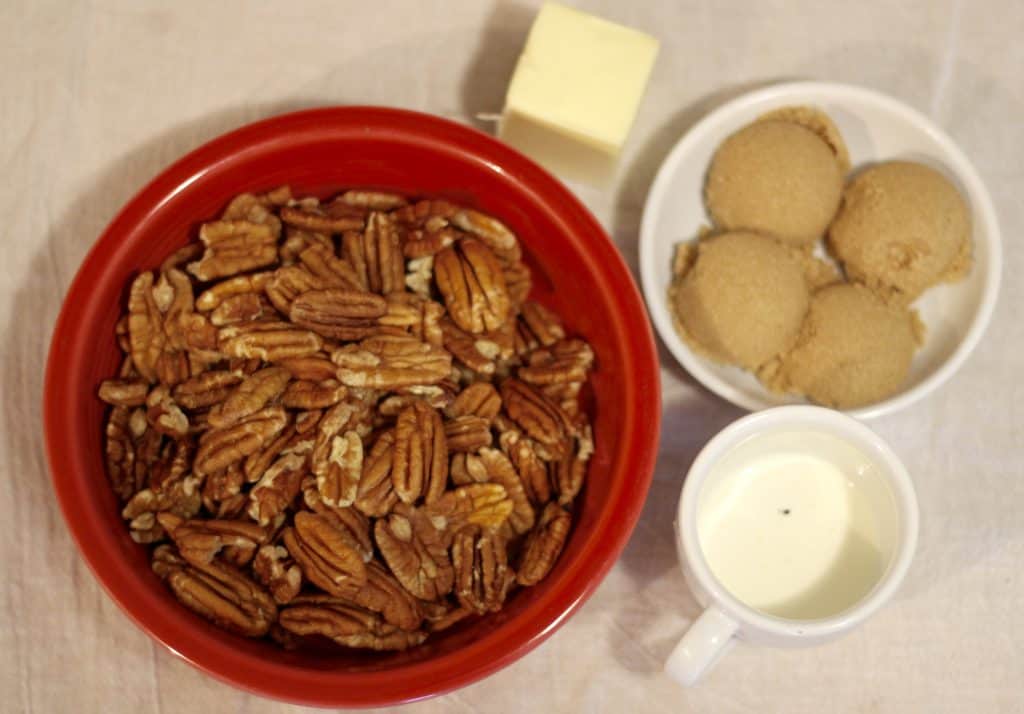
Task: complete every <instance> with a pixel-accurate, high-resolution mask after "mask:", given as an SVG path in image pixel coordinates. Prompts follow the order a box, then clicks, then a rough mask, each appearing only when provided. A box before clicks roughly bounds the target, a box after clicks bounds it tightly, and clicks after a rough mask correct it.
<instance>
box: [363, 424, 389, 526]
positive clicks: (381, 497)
mask: <svg viewBox="0 0 1024 714" xmlns="http://www.w3.org/2000/svg"><path fill="white" fill-rule="evenodd" d="M394 447H395V433H394V431H393V430H389V431H386V432H384V433H383V434H381V435H380V436H379V437H378V438H377V441H376V442H374V444H373V448H372V449H370V453H369V455H368V456H367V457H366V458H364V459H363V473H362V475H361V477H360V479H359V489H358V491H357V493H356V501H355V506H356V508H358V509H359V510H360V511H362V512H363V513H365V514H366V515H368V516H374V517H379V516H383V515H386V514H387V513H388V512H389V511H390V510H391V509H392V508H393V507H394V505H395V504H396V503H398V494H396V493H395V489H394V483H393V482H392V480H391V464H392V461H393V459H394Z"/></svg>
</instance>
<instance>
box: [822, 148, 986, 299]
mask: <svg viewBox="0 0 1024 714" xmlns="http://www.w3.org/2000/svg"><path fill="white" fill-rule="evenodd" d="M829 246H830V248H831V249H832V252H833V253H834V254H835V255H836V257H837V258H838V259H839V260H840V261H841V262H842V264H843V267H844V268H845V270H846V274H847V276H848V277H849V278H850V279H852V280H857V281H860V282H863V283H865V284H866V285H868V286H869V287H871V288H873V289H875V290H876V291H878V292H879V293H880V294H882V295H883V296H885V297H889V298H892V299H895V300H896V301H898V302H902V303H909V302H911V301H913V300H914V299H916V298H917V297H918V296H919V295H921V293H923V292H924V291H925V290H927V289H928V288H930V287H932V286H933V285H936V284H937V283H941V282H948V281H952V280H956V279H958V278H960V277H963V276H964V275H965V274H966V272H967V270H968V269H969V268H970V251H971V218H970V212H969V211H968V208H967V204H966V203H965V202H964V200H963V197H961V195H960V192H959V191H957V189H956V187H955V186H953V184H952V183H950V182H949V180H948V179H946V178H945V177H944V176H943V175H942V174H940V173H939V172H938V171H935V170H934V169H931V168H929V167H927V166H923V165H921V164H916V163H911V162H908V161H890V162H887V163H884V164H879V165H878V166H874V167H871V168H869V169H867V170H865V171H863V172H862V173H860V174H859V175H857V176H856V177H855V178H854V179H853V180H852V181H851V182H850V184H849V186H848V187H847V189H846V191H845V192H844V193H843V202H842V207H841V208H840V210H839V214H838V215H837V216H836V219H835V221H834V222H833V223H832V226H831V228H830V229H829Z"/></svg>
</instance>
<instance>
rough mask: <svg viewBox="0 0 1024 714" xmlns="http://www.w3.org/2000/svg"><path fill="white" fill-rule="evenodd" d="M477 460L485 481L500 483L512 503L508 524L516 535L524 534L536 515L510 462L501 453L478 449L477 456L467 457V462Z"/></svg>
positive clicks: (494, 450) (488, 449)
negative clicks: (484, 475) (485, 476)
mask: <svg viewBox="0 0 1024 714" xmlns="http://www.w3.org/2000/svg"><path fill="white" fill-rule="evenodd" d="M472 459H479V460H480V462H481V464H482V465H483V468H484V469H485V470H486V471H487V480H488V481H489V482H491V483H500V484H501V485H502V486H503V487H504V488H505V493H506V495H507V496H508V498H509V500H511V501H512V512H511V513H509V516H508V523H509V525H510V526H512V530H513V531H515V532H516V533H517V534H522V533H525V532H526V531H528V530H530V529H531V528H532V527H533V523H534V520H535V518H536V514H535V513H534V511H533V506H532V505H531V504H530V499H529V497H528V496H527V495H526V490H525V488H524V487H523V482H522V480H520V478H519V474H518V473H517V472H516V469H515V467H514V466H513V465H512V462H511V461H509V459H508V457H507V456H505V454H503V453H502V452H501V451H498V450H497V449H491V448H484V449H480V452H479V455H478V456H472V455H470V456H467V461H468V460H472Z"/></svg>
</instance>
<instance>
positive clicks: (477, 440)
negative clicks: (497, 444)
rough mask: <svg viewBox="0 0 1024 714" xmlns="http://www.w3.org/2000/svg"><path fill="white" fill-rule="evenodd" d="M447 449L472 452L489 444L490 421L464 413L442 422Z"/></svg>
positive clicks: (490, 438)
mask: <svg viewBox="0 0 1024 714" xmlns="http://www.w3.org/2000/svg"><path fill="white" fill-rule="evenodd" d="M444 435H445V439H446V441H447V443H448V451H452V452H455V451H462V452H473V451H476V450H477V449H480V448H483V447H485V446H490V445H491V440H492V436H491V423H490V421H488V420H487V419H485V418H484V417H478V416H472V415H466V416H460V417H456V418H455V419H452V420H450V421H446V422H445V423H444Z"/></svg>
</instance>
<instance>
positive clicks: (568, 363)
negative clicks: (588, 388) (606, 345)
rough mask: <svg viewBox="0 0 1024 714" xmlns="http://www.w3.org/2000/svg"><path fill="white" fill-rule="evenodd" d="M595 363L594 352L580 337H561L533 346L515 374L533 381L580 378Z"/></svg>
mask: <svg viewBox="0 0 1024 714" xmlns="http://www.w3.org/2000/svg"><path fill="white" fill-rule="evenodd" d="M593 364H594V352H593V350H591V349H590V345H588V344H587V343H586V342H583V341H582V340H560V341H559V342H556V343H554V344H553V345H551V346H550V347H546V348H542V349H538V350H534V351H533V352H532V353H531V354H530V356H529V358H528V359H527V363H526V364H525V365H523V366H522V367H520V368H519V371H518V372H517V376H518V377H519V379H521V380H523V381H524V382H528V383H530V384H535V385H551V384H564V383H566V382H583V381H584V380H585V379H586V378H587V372H588V371H589V370H590V368H591V366H593Z"/></svg>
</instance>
